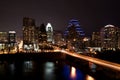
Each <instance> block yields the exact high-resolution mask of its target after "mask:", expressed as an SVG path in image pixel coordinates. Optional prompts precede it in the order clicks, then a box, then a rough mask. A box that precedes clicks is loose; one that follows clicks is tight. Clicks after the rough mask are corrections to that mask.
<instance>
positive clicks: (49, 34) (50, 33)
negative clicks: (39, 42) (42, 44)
mask: <svg viewBox="0 0 120 80" xmlns="http://www.w3.org/2000/svg"><path fill="white" fill-rule="evenodd" d="M46 32H47V42H48V43H52V42H53V27H52V26H51V24H50V23H48V24H47V26H46Z"/></svg>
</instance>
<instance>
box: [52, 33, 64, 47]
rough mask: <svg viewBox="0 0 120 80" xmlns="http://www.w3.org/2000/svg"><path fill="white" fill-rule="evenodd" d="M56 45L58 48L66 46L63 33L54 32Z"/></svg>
mask: <svg viewBox="0 0 120 80" xmlns="http://www.w3.org/2000/svg"><path fill="white" fill-rule="evenodd" d="M54 44H55V45H57V46H63V45H65V41H64V39H63V34H62V32H61V31H54Z"/></svg>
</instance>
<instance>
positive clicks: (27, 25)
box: [23, 17, 36, 51]
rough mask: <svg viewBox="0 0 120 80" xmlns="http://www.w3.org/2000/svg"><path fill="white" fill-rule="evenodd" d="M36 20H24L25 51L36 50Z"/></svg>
mask: <svg viewBox="0 0 120 80" xmlns="http://www.w3.org/2000/svg"><path fill="white" fill-rule="evenodd" d="M35 30H36V26H35V20H34V19H32V18H27V17H25V18H23V49H24V50H29V51H30V50H34V44H35Z"/></svg>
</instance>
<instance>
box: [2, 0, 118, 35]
mask: <svg viewBox="0 0 120 80" xmlns="http://www.w3.org/2000/svg"><path fill="white" fill-rule="evenodd" d="M23 17H30V18H34V19H35V20H36V25H37V26H40V24H42V23H45V25H46V24H47V22H50V23H51V24H52V26H53V28H54V30H62V31H64V30H65V28H66V27H67V25H68V22H69V20H70V19H77V20H79V21H80V25H81V27H82V28H83V30H84V31H85V32H86V34H87V35H90V34H91V33H92V32H93V31H99V30H100V29H101V27H104V26H105V25H107V24H113V25H115V26H120V6H119V0H99V1H98V0H1V1H0V31H9V30H15V31H16V32H17V34H18V35H21V34H22V20H23Z"/></svg>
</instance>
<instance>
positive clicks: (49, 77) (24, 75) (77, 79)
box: [0, 61, 109, 80]
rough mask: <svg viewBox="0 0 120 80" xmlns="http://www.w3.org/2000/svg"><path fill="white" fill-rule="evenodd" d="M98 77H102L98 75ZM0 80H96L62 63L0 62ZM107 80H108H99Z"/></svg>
mask: <svg viewBox="0 0 120 80" xmlns="http://www.w3.org/2000/svg"><path fill="white" fill-rule="evenodd" d="M100 77H104V76H102V75H101V74H100ZM0 79H2V80H22V79H24V80H98V79H99V78H98V79H97V78H95V77H92V76H91V75H89V74H88V73H85V72H83V71H82V70H81V69H79V68H78V67H75V66H74V65H69V64H68V63H66V62H62V61H1V62H0ZM99 80H109V79H106V78H104V79H99Z"/></svg>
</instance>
